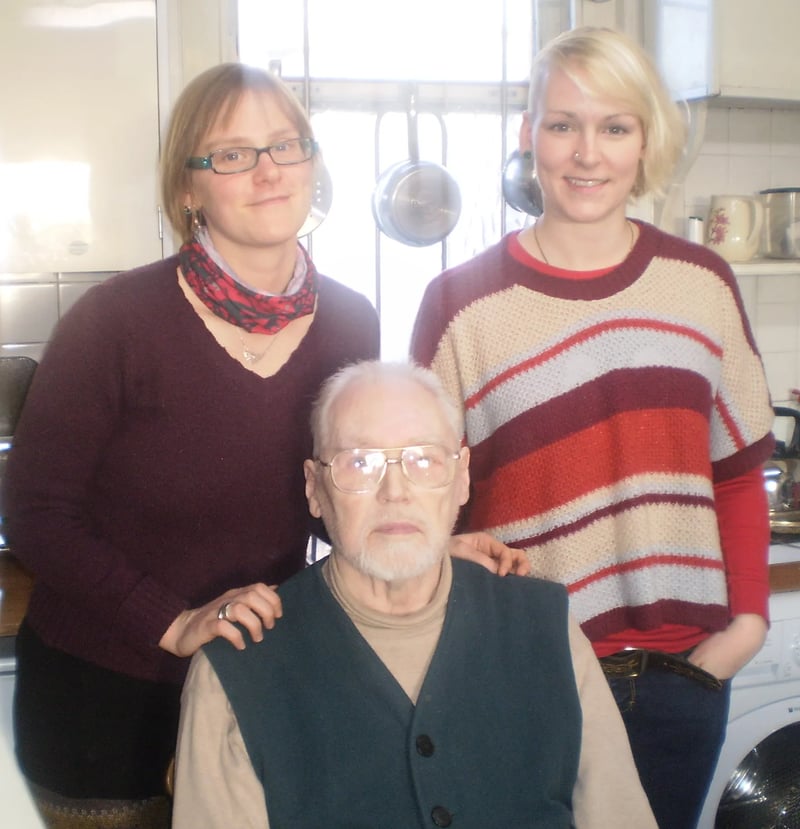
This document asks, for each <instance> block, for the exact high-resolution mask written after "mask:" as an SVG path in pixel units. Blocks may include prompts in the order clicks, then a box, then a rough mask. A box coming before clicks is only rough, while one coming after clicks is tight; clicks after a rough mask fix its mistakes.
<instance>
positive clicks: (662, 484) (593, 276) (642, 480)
mask: <svg viewBox="0 0 800 829" xmlns="http://www.w3.org/2000/svg"><path fill="white" fill-rule="evenodd" d="M683 143H684V125H683V122H682V119H681V118H680V115H679V110H678V108H677V107H676V105H675V104H674V103H673V102H672V101H671V100H670V97H669V94H668V92H667V90H666V88H665V86H664V84H663V83H662V81H661V79H660V78H659V77H658V75H657V73H656V71H655V69H654V67H653V65H652V63H651V62H650V60H649V58H648V57H647V56H646V55H645V54H644V52H643V51H642V50H641V49H640V48H639V47H638V46H637V45H636V44H634V43H632V42H631V41H630V40H629V39H628V38H626V37H625V36H623V35H621V34H619V33H618V32H614V31H611V30H606V29H593V28H581V29H576V30H573V31H569V32H565V33H564V34H563V35H561V36H559V37H558V38H556V39H555V40H554V41H552V42H551V43H550V44H548V45H547V46H545V48H544V49H542V50H541V51H540V52H539V53H538V54H537V55H536V57H535V59H534V65H533V71H532V74H531V84H530V98H529V111H528V113H527V114H526V116H525V119H524V122H523V125H522V129H521V134H520V150H521V152H522V153H523V154H524V155H526V156H527V158H528V159H529V161H530V164H531V168H533V169H535V172H536V176H537V178H538V180H539V184H540V186H541V190H542V194H543V207H544V210H543V213H542V216H541V217H540V218H539V219H538V220H537V221H536V223H535V224H533V225H531V226H530V227H527V228H526V229H524V230H523V231H521V232H519V233H512V234H509V235H508V236H507V237H506V238H505V239H503V240H501V241H500V242H499V243H498V244H497V245H495V246H493V247H492V248H490V249H489V250H487V251H485V252H484V253H482V254H480V255H479V256H478V257H477V258H476V259H474V260H473V261H471V262H468V263H465V264H464V265H461V266H459V267H456V268H455V269H453V270H452V271H450V272H447V273H445V274H443V275H442V276H440V277H439V278H438V279H436V280H434V281H433V282H432V283H431V285H430V286H429V287H428V290H427V293H426V295H425V297H424V299H423V302H422V306H421V308H420V311H419V316H418V318H417V322H416V327H415V331H414V342H413V347H412V353H413V355H414V357H415V358H416V359H417V360H418V361H419V362H421V363H423V364H425V365H430V366H432V367H433V368H434V370H435V371H436V372H437V373H438V374H439V375H440V376H441V377H442V378H443V380H444V381H445V384H446V386H447V388H448V389H449V390H450V391H451V392H453V393H455V394H456V395H458V396H459V397H460V399H462V400H464V402H465V406H466V420H467V428H466V441H467V444H468V445H469V447H470V450H471V470H472V485H473V495H472V498H471V500H470V506H469V515H468V517H467V519H466V521H465V526H467V527H469V528H472V529H482V530H487V531H489V532H493V533H496V534H497V536H498V537H499V538H501V539H502V540H503V541H505V542H506V543H508V544H513V545H514V546H516V547H519V548H520V549H524V550H526V552H527V555H528V557H529V559H530V562H531V565H532V572H533V573H534V574H535V575H538V576H541V577H544V578H550V579H553V580H555V581H559V582H562V583H564V584H565V585H566V586H567V589H568V591H569V594H570V598H571V606H572V610H573V613H574V614H575V615H576V616H577V617H578V619H579V621H580V622H581V625H582V627H583V630H584V632H585V633H586V635H587V636H588V638H589V639H590V640H591V641H592V644H593V645H594V649H595V653H596V654H597V656H598V657H599V658H600V659H601V661H602V663H603V668H604V670H605V672H606V674H607V678H608V681H609V684H610V685H611V687H612V690H613V692H614V694H615V696H616V697H617V701H618V704H619V707H620V709H621V711H622V715H623V719H624V721H625V724H626V726H627V729H628V735H629V738H630V742H631V746H632V748H633V753H634V758H635V760H636V764H637V767H638V769H639V774H640V776H641V779H642V782H643V784H644V788H645V791H646V792H647V794H648V796H649V798H650V802H651V804H652V806H653V811H654V812H655V816H656V819H657V821H658V825H659V826H660V827H662V829H692V828H693V827H694V826H695V824H696V821H697V818H698V816H699V814H700V810H701V807H702V804H703V800H704V798H705V794H706V790H707V787H708V785H709V783H710V781H711V778H712V775H713V772H714V767H715V765H716V762H717V756H718V752H719V749H720V746H721V745H722V741H723V739H724V735H725V727H726V722H727V716H728V699H729V690H730V683H729V680H730V678H731V677H732V676H733V675H734V674H735V673H736V672H737V671H738V670H739V669H740V668H741V667H742V666H743V665H744V664H745V663H746V662H747V661H748V660H749V659H750V658H751V657H752V656H753V655H754V654H755V653H756V652H757V651H758V650H759V648H760V647H761V645H762V643H763V641H764V637H765V634H766V630H767V622H766V614H767V600H768V596H769V585H768V579H767V547H768V542H769V527H768V520H767V505H766V496H765V492H764V482H763V476H762V472H761V464H762V462H763V461H764V460H765V459H766V458H768V457H769V455H770V453H771V451H772V445H773V439H772V435H771V426H772V419H773V414H772V408H771V406H770V401H769V393H768V389H767V383H766V378H765V377H764V371H763V367H762V364H761V360H760V357H759V354H758V350H757V348H756V344H755V342H754V339H753V335H752V332H751V329H750V325H749V323H748V320H747V318H746V316H745V313H744V310H743V305H742V300H741V297H740V295H739V290H738V288H737V285H736V280H735V278H734V276H733V274H732V273H731V269H730V267H729V266H728V265H727V264H726V263H725V262H724V261H722V260H721V259H720V258H719V257H718V256H717V255H716V254H714V253H713V252H711V251H709V250H707V249H706V248H704V247H702V246H700V245H695V244H692V243H689V242H686V241H684V240H683V239H678V238H676V237H674V236H670V235H668V234H667V233H664V232H663V231H661V230H659V229H658V228H656V227H654V226H653V225H651V224H648V223H645V222H641V221H634V220H632V219H629V218H628V216H627V211H628V207H629V204H630V200H631V199H635V198H637V197H639V196H642V195H645V194H656V195H657V194H658V193H659V192H663V189H664V188H665V187H666V185H667V184H668V181H669V176H670V174H671V172H672V169H673V167H674V165H675V163H676V161H677V160H678V158H679V157H680V154H681V150H682V147H683Z"/></svg>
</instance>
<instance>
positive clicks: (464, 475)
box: [456, 446, 469, 507]
mask: <svg viewBox="0 0 800 829" xmlns="http://www.w3.org/2000/svg"><path fill="white" fill-rule="evenodd" d="M456 479H457V480H458V484H459V486H460V487H461V490H460V492H459V496H458V504H459V506H462V507H463V506H464V504H466V503H467V501H469V446H462V447H461V457H460V458H459V459H458V470H457V472H456Z"/></svg>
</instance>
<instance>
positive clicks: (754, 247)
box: [706, 196, 764, 262]
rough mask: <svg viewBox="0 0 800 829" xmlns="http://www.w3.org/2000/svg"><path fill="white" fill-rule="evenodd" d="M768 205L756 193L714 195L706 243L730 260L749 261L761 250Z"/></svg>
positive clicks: (709, 214) (709, 212)
mask: <svg viewBox="0 0 800 829" xmlns="http://www.w3.org/2000/svg"><path fill="white" fill-rule="evenodd" d="M763 224H764V207H763V205H762V204H761V201H760V199H758V198H755V197H752V196H712V197H711V209H710V210H709V211H708V221H707V222H706V246H707V247H709V248H711V250H713V251H716V252H717V253H718V254H719V255H720V256H721V257H722V258H723V259H725V260H726V261H728V262H747V261H748V260H749V259H752V258H753V257H754V256H755V255H756V253H757V252H758V246H759V242H760V240H761V227H762V225H763Z"/></svg>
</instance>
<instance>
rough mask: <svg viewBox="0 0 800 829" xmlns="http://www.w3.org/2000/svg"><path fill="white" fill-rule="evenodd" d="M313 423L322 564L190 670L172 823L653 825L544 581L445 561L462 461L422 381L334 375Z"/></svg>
mask: <svg viewBox="0 0 800 829" xmlns="http://www.w3.org/2000/svg"><path fill="white" fill-rule="evenodd" d="M312 428H313V432H314V441H315V454H316V457H315V458H314V459H313V460H307V461H306V462H305V476H306V495H307V497H308V503H309V506H310V509H311V512H312V513H313V514H314V515H315V516H318V517H320V516H321V517H322V519H323V521H324V522H325V525H326V527H327V529H328V532H329V534H330V537H331V540H332V543H333V547H332V553H331V555H330V556H329V557H328V558H327V559H325V560H324V561H323V562H320V563H318V564H316V565H314V566H312V567H310V568H308V569H307V570H305V571H304V572H303V573H300V574H299V575H298V576H295V577H294V578H292V579H290V580H289V581H287V582H286V583H285V584H283V585H282V586H281V588H280V593H281V598H282V602H283V617H282V618H281V619H280V620H279V621H278V623H277V624H276V626H275V628H274V630H272V631H270V632H269V633H268V634H267V635H266V636H265V637H264V639H263V641H261V642H257V643H255V642H254V643H252V644H248V645H247V647H246V648H245V649H244V650H237V649H236V648H234V647H232V646H231V644H230V643H229V642H227V641H225V640H223V639H217V640H215V641H214V642H212V643H210V644H209V645H207V646H206V647H205V648H204V650H203V651H202V652H201V653H198V654H197V656H196V657H195V659H194V662H193V665H192V668H191V671H190V675H189V679H188V681H187V684H186V687H185V690H184V698H183V715H182V721H181V732H180V737H179V747H178V755H177V764H176V785H175V804H174V805H175V812H174V823H173V826H174V827H175V829H197V827H203V829H216V827H219V829H223V827H224V829H230V827H232V826H233V827H236V829H244V827H258V829H263V828H264V827H266V826H271V827H272V829H278V827H290V829H320V828H321V827H325V829H334V827H341V828H342V829H344V827H347V829H354V827H363V829H410V827H414V826H416V827H436V826H440V827H441V826H453V827H455V829H460V828H461V827H463V829H495V828H496V827H500V826H514V827H547V829H560V827H563V828H564V829H567V827H572V826H575V827H578V829H609V827H613V826H630V827H635V829H651V828H652V829H656V823H655V820H654V819H653V816H652V813H651V811H650V807H649V805H648V802H647V799H646V797H645V795H644V793H643V791H642V788H641V786H640V784H639V779H638V777H637V774H636V770H635V768H634V764H633V760H632V757H631V754H630V750H629V748H628V744H627V738H626V736H625V730H624V728H623V725H622V721H621V720H620V717H619V714H618V712H617V708H616V706H615V704H614V701H613V699H612V697H611V693H610V691H609V689H608V684H607V682H606V680H605V678H604V677H603V674H602V671H601V669H600V667H599V664H598V663H597V661H596V659H595V657H594V655H593V652H592V649H591V647H590V645H589V643H588V641H587V640H586V639H585V637H584V636H583V634H582V633H581V632H580V629H579V628H578V626H577V624H576V623H575V622H574V621H572V620H571V618H570V617H569V615H568V612H567V597H566V593H565V591H564V588H563V587H561V586H560V585H557V584H552V583H549V582H543V581H539V580H536V579H529V578H520V577H518V576H514V575H510V576H507V577H505V578H500V577H498V576H496V575H493V574H491V573H489V572H488V571H486V570H485V569H484V568H482V567H480V566H478V565H475V564H473V563H471V562H467V561H460V560H451V558H450V557H449V555H448V554H447V549H448V540H449V536H450V532H451V530H452V528H453V525H454V523H455V520H456V517H457V514H458V510H459V507H460V506H461V505H462V504H464V503H465V502H466V500H467V497H468V493H469V472H468V460H469V450H468V449H466V448H461V447H460V445H459V444H460V438H461V435H462V421H461V413H460V411H459V410H458V409H457V407H456V406H455V404H454V403H453V402H452V401H451V400H450V399H449V398H448V397H447V396H446V395H445V393H444V391H443V390H442V387H441V386H440V384H439V381H438V380H437V379H436V377H435V376H434V375H433V374H431V373H430V372H428V371H427V370H424V369H421V368H419V367H416V366H411V365H405V364H381V363H377V362H370V363H359V364H356V365H354V366H350V367H348V368H346V369H344V370H343V371H341V372H339V373H338V374H337V375H335V376H334V377H332V378H331V379H330V380H329V381H328V383H327V384H326V386H325V387H324V388H323V391H322V393H321V396H320V399H319V400H318V402H317V404H316V407H315V409H314V412H313V415H312ZM609 758H614V759H613V762H612V761H609Z"/></svg>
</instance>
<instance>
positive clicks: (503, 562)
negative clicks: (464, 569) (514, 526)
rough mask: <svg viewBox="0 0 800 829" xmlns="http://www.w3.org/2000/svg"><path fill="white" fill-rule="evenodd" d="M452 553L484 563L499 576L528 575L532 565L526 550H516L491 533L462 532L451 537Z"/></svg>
mask: <svg viewBox="0 0 800 829" xmlns="http://www.w3.org/2000/svg"><path fill="white" fill-rule="evenodd" d="M450 555H451V556H454V557H455V558H465V559H467V560H469V561H474V562H475V563H476V564H482V565H483V566H484V567H485V568H486V569H487V570H491V571H492V573H497V575H498V576H506V575H508V574H509V573H515V574H516V575H518V576H527V575H528V574H529V573H530V572H531V565H530V562H529V561H528V558H527V556H526V555H525V551H524V550H515V549H514V548H513V547H508V546H506V545H505V544H503V542H502V541H498V540H497V539H496V538H495V537H494V536H492V535H489V533H483V532H480V533H461V534H460V535H454V536H453V537H452V538H451V539H450Z"/></svg>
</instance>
